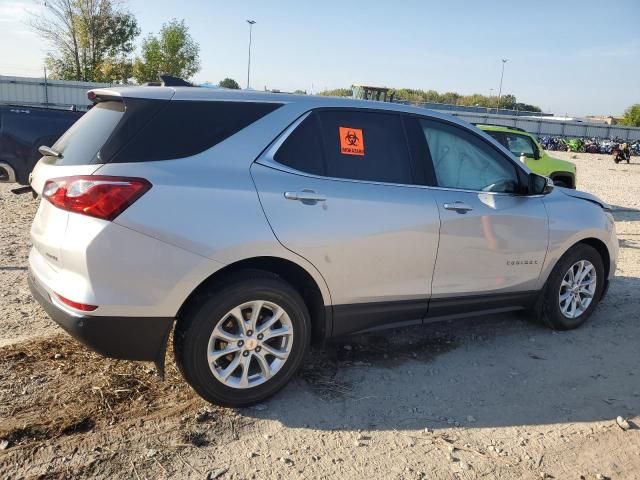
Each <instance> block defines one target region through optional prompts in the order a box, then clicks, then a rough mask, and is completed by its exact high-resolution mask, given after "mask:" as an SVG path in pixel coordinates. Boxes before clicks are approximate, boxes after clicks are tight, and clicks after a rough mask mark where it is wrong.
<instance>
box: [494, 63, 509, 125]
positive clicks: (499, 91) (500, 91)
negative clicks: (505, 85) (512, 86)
mask: <svg viewBox="0 0 640 480" xmlns="http://www.w3.org/2000/svg"><path fill="white" fill-rule="evenodd" d="M508 61H509V59H508V58H503V59H502V73H501V74H500V90H498V106H497V107H496V113H498V109H499V108H500V98H501V97H502V79H503V78H504V64H505V63H507V62H508Z"/></svg>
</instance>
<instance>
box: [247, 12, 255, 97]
mask: <svg viewBox="0 0 640 480" xmlns="http://www.w3.org/2000/svg"><path fill="white" fill-rule="evenodd" d="M247 23H248V24H249V63H248V64H247V89H248V88H249V75H250V74H251V30H253V24H254V23H256V21H255V20H247Z"/></svg>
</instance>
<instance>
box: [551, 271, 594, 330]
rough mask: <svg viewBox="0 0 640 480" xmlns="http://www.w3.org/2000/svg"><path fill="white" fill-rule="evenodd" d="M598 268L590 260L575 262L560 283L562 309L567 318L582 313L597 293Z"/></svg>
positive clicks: (559, 296)
mask: <svg viewBox="0 0 640 480" xmlns="http://www.w3.org/2000/svg"><path fill="white" fill-rule="evenodd" d="M596 280H597V279H596V268H595V267H594V266H593V264H592V263H591V262H589V261H588V260H580V261H578V262H576V263H574V264H573V265H572V266H571V268H569V270H567V273H565V275H564V277H563V278H562V282H561V283H560V292H559V294H558V301H559V304H560V311H561V312H562V314H563V315H564V316H565V317H567V318H577V317H579V316H580V315H582V314H583V313H584V312H585V311H586V310H587V308H589V305H591V302H592V301H593V297H594V295H595V293H596Z"/></svg>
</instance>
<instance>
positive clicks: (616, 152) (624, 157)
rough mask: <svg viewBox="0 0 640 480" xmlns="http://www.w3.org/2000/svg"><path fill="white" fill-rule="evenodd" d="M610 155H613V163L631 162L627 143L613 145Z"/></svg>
mask: <svg viewBox="0 0 640 480" xmlns="http://www.w3.org/2000/svg"><path fill="white" fill-rule="evenodd" d="M611 153H612V154H613V161H614V162H616V163H620V162H624V161H626V162H627V163H629V161H630V160H631V149H630V148H629V144H628V143H620V144H615V147H614V148H613V149H612V151H611Z"/></svg>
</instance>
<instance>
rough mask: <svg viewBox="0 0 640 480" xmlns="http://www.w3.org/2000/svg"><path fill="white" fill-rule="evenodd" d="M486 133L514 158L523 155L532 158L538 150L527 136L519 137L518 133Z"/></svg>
mask: <svg viewBox="0 0 640 480" xmlns="http://www.w3.org/2000/svg"><path fill="white" fill-rule="evenodd" d="M486 133H488V134H489V135H491V136H492V137H493V138H495V139H496V140H497V141H498V142H500V143H501V144H502V145H504V146H505V147H507V149H508V150H509V151H510V152H511V153H513V154H514V155H515V156H516V157H519V156H520V155H522V154H523V153H524V154H525V156H527V157H530V158H534V157H535V152H536V151H537V150H538V149H537V147H536V146H535V144H534V143H533V140H531V138H529V137H528V136H527V135H520V134H518V133H511V132H496V131H492V130H487V131H486Z"/></svg>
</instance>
